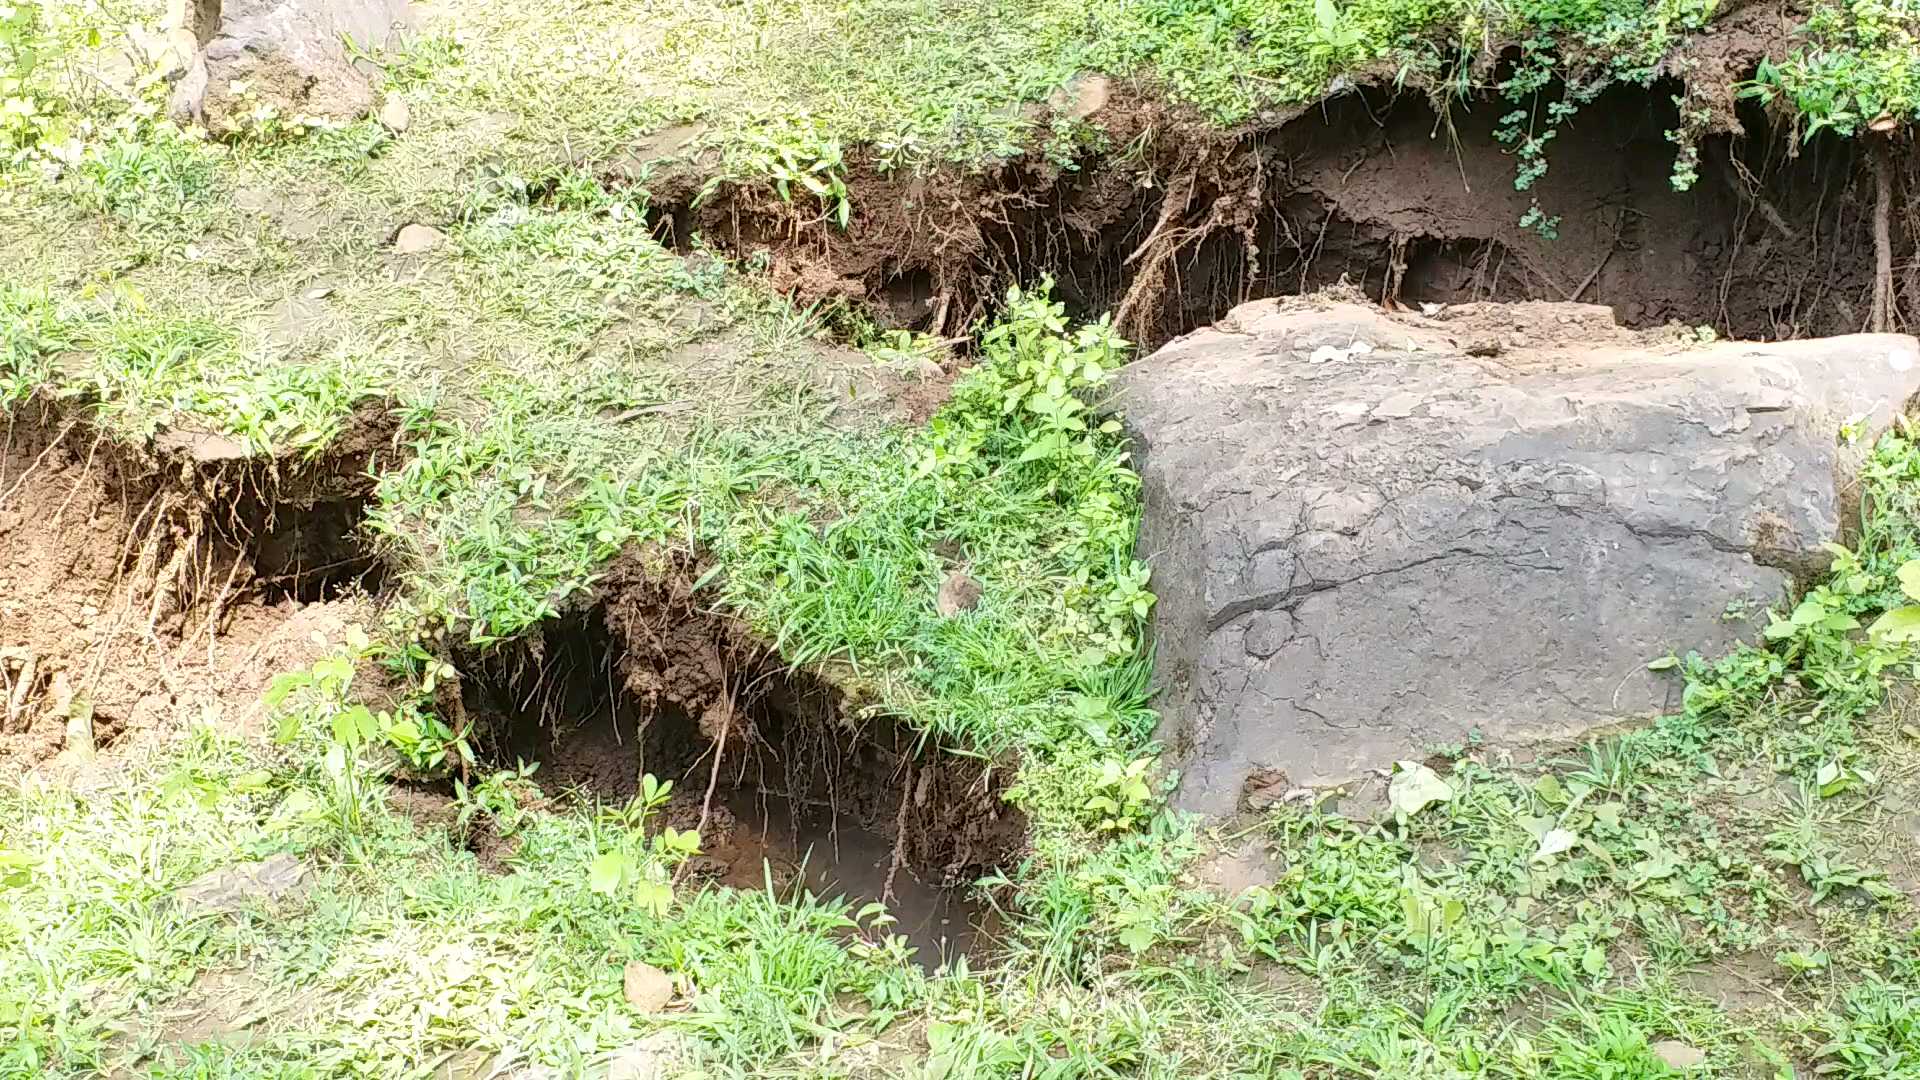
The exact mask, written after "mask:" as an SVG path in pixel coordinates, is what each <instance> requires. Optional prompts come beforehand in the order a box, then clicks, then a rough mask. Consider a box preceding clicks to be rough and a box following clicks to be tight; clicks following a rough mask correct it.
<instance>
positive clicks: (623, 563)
mask: <svg viewBox="0 0 1920 1080" xmlns="http://www.w3.org/2000/svg"><path fill="white" fill-rule="evenodd" d="M696 570H697V568H696V567H695V566H693V565H692V564H690V563H689V562H686V561H682V560H675V559H671V558H664V557H657V556H655V557H649V556H642V555H628V556H626V557H623V558H622V559H621V560H619V561H618V562H617V563H616V564H615V565H614V566H613V567H612V568H611V569H610V571H609V573H608V574H607V576H606V577H605V578H604V579H603V584H602V586H601V588H600V590H599V595H600V597H601V599H600V602H599V604H598V605H597V606H596V607H595V608H594V609H593V610H591V611H586V612H581V613H578V614H576V615H574V616H573V617H571V618H570V619H567V620H563V621H561V622H559V623H557V624H555V625H554V626H553V627H552V628H551V629H550V630H549V631H548V632H547V633H546V634H545V636H544V637H543V638H540V639H537V640H535V641H533V642H532V643H531V644H530V645H528V646H526V647H524V648H518V649H510V650H508V651H506V652H502V653H496V654H492V655H487V656H482V657H476V658H471V659H469V660H468V661H467V663H466V664H464V665H463V669H464V670H467V671H468V672H470V674H469V676H468V677H467V680H466V687H465V695H466V700H465V703H464V709H465V711H466V713H467V715H468V716H469V717H471V718H473V719H474V722H475V732H476V738H477V739H478V740H479V741H480V742H481V743H482V745H483V746H484V747H485V752H486V754H487V756H489V757H490V758H492V759H493V760H496V761H500V762H502V763H507V762H511V761H513V760H515V759H522V760H529V761H536V760H537V761H538V762H539V763H540V768H539V771H538V772H537V773H536V774H535V780H536V781H538V782H539V783H540V784H541V786H542V787H543V788H544V789H545V790H547V791H548V792H551V793H559V792H563V791H572V792H575V793H577V794H578V795H580V796H582V797H586V798H591V799H598V800H604V801H608V802H622V801H625V800H627V799H630V798H632V797H633V795H634V794H635V793H636V792H637V790H638V787H639V777H640V775H641V774H642V773H651V774H653V775H654V776H656V777H659V778H661V779H667V780H671V781H673V784H674V796H673V799H672V801H671V802H670V803H669V804H668V806H667V807H666V808H665V812H664V814H663V817H662V823H663V824H669V825H673V826H675V827H677V828H682V829H689V828H696V827H701V826H702V823H703V819H704V827H702V828H701V835H702V837H703V841H704V843H703V847H704V848H705V852H704V857H703V859H701V860H699V862H698V863H697V864H696V866H695V869H696V870H697V871H698V872H700V873H702V874H703V875H705V876H708V877H710V878H712V879H714V880H716V881H718V882H719V883H722V884H729V885H735V886H741V887H758V886H760V885H761V884H762V882H763V880H764V878H763V873H764V869H763V866H762V859H763V858H765V859H767V860H769V861H771V862H773V863H775V864H779V863H781V862H782V860H785V861H786V862H787V863H788V864H789V865H786V866H784V867H783V866H780V865H776V866H775V867H774V871H773V872H774V873H775V875H776V884H780V883H781V881H782V880H783V879H784V880H786V881H792V880H797V879H798V878H799V877H800V876H801V874H802V872H801V871H800V870H799V869H798V867H797V865H796V864H798V863H800V862H801V861H803V860H808V861H810V862H809V865H810V866H813V867H814V870H815V871H817V870H819V869H820V867H821V865H823V864H824V865H825V866H827V867H828V868H829V869H828V872H827V874H826V877H825V878H822V877H820V876H818V875H817V874H816V873H814V872H813V871H808V872H806V875H805V876H806V877H807V879H808V881H809V886H810V887H813V888H815V889H816V891H845V892H847V893H849V894H851V895H866V896H869V897H870V898H874V899H879V898H881V894H884V893H888V892H891V893H893V894H894V898H895V899H896V900H897V901H899V902H900V903H901V904H902V905H903V906H904V905H905V904H906V903H907V900H906V897H907V895H908V894H910V893H911V894H915V895H919V896H923V897H925V898H926V899H927V901H928V903H930V904H932V903H935V902H941V903H944V902H945V899H944V898H943V897H941V896H939V894H940V893H942V892H943V891H944V890H946V889H948V888H951V887H954V886H959V885H964V884H968V883H971V882H972V881H973V880H974V879H976V878H978V877H979V876H981V875H982V874H983V873H985V872H987V871H989V870H992V869H995V868H998V867H1001V866H1005V865H1008V864H1009V863H1010V862H1011V861H1012V860H1013V859H1015V858H1016V857H1017V856H1018V855H1019V854H1020V851H1021V848H1022V845H1023V844H1024V842H1025V837H1026V827H1025V822H1024V820H1023V819H1022V818H1021V815H1020V814H1019V813H1018V812H1017V811H1015V810H1013V809H1011V808H1010V807H1008V806H1007V805H1006V804H1005V802H1004V801H1003V799H1002V792H1003V789H1004V786H1005V784H1006V782H1007V780H1008V779H1009V778H1010V775H1011V770H1010V769H1008V768H998V767H995V765H994V764H993V763H989V762H984V761H981V760H978V759H977V758H974V757H969V756H962V755H956V754H951V753H947V752H944V751H943V750H941V749H940V748H938V747H934V746H931V745H927V744H926V743H925V742H924V740H922V739H921V738H919V737H918V736H916V735H914V734H913V733H912V732H910V731H909V730H907V729H906V728H904V727H903V726H901V725H898V724H896V723H894V722H892V721H889V720H886V719H883V718H859V713H858V705H859V703H858V702H854V701H850V700H848V699H847V697H846V695H845V694H844V693H843V692H842V691H841V690H839V689H838V688H836V687H834V686H832V685H831V684H829V683H828V682H826V681H825V680H823V679H821V678H819V677H817V676H810V675H806V674H803V673H800V672H796V671H793V670H792V669H789V668H787V667H785V666H784V665H783V664H781V663H780V662H779V661H778V659H777V657H776V656H775V654H774V653H773V651H772V650H771V649H770V648H768V647H767V646H766V645H765V644H764V643H763V642H761V641H760V640H758V639H757V638H756V637H755V636H754V635H753V634H752V633H751V631H749V630H748V629H747V628H746V627H745V626H743V625H741V624H740V623H738V622H737V621H736V620H733V619H731V618H728V617H726V616H723V615H720V614H717V613H715V612H712V611H709V610H707V609H706V608H705V607H704V606H703V605H702V603H701V601H700V599H699V598H698V597H697V596H696V595H695V594H694V592H693V589H692V585H693V582H694V580H696ZM709 792H711V794H709ZM782 834H784V835H782ZM849 852H851V853H852V854H848V853H849ZM855 862H858V863H859V865H854V863H855ZM829 879H830V880H829ZM863 886H868V887H867V888H863Z"/></svg>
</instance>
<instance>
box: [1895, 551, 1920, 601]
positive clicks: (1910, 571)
mask: <svg viewBox="0 0 1920 1080" xmlns="http://www.w3.org/2000/svg"><path fill="white" fill-rule="evenodd" d="M1894 576H1895V577H1897V578H1899V579H1900V591H1901V592H1903V593H1906V594H1907V596H1909V597H1911V598H1912V599H1914V600H1920V559H1911V560H1908V561H1907V562H1906V563H1904V564H1902V565H1901V567H1900V569H1898V570H1896V571H1894Z"/></svg>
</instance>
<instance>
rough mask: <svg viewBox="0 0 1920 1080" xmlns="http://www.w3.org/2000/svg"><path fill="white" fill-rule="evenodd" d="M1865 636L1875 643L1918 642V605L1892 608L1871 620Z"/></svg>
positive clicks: (1919, 611) (1919, 629) (1919, 632)
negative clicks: (1871, 622)
mask: <svg viewBox="0 0 1920 1080" xmlns="http://www.w3.org/2000/svg"><path fill="white" fill-rule="evenodd" d="M1909 565H1911V564H1909ZM1867 636H1868V637H1871V638H1873V639H1874V640H1876V641H1891V642H1895V643H1901V642H1908V641H1920V604H1908V605H1907V606H1906V607H1897V608H1894V609H1893V610H1892V611H1889V612H1887V613H1886V614H1884V615H1882V616H1880V617H1879V618H1878V619H1875V620H1873V625H1872V626H1871V627H1868V628H1867Z"/></svg>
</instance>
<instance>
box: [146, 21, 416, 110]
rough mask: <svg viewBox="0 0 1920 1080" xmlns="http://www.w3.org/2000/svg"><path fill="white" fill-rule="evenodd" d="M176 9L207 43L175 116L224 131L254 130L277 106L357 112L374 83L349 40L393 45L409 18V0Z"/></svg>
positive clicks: (369, 102)
mask: <svg viewBox="0 0 1920 1080" xmlns="http://www.w3.org/2000/svg"><path fill="white" fill-rule="evenodd" d="M179 6H180V9H181V10H179V11H178V12H176V17H178V18H180V19H181V20H182V21H183V22H184V23H185V29H186V30H188V31H191V32H192V34H193V36H194V37H195V38H196V39H197V40H198V41H200V42H201V43H202V44H201V48H200V51H199V52H198V53H197V54H195V56H194V58H193V60H192V62H191V63H190V64H189V65H188V67H187V70H186V73H185V74H184V75H182V76H181V78H180V81H179V83H178V85H177V86H176V87H175V90H174V96H173V112H174V115H175V118H176V119H178V120H180V121H181V122H182V123H186V122H198V123H201V124H204V125H205V126H206V128H207V130H208V132H210V133H212V134H213V135H216V136H221V137H225V136H231V135H235V134H239V133H241V132H244V131H245V130H247V128H248V127H249V126H250V125H252V124H255V123H258V122H260V120H259V118H260V117H262V116H263V115H265V114H264V113H263V112H262V110H263V109H264V110H270V112H271V115H272V116H273V117H277V118H278V119H279V120H280V121H282V122H288V123H291V122H295V121H297V120H300V119H302V118H314V119H322V120H332V121H343V122H344V121H349V120H356V119H359V118H360V117H362V116H365V115H367V114H368V113H369V112H371V111H372V109H373V105H374V93H373V86H372V84H371V83H370V82H368V80H367V76H366V75H365V74H363V73H362V72H361V71H360V70H359V69H358V68H356V67H355V66H354V63H353V59H352V57H351V55H350V54H349V52H348V45H347V43H348V42H349V41H351V42H352V43H353V47H355V48H358V49H361V50H365V51H378V50H380V49H384V48H386V47H387V46H388V45H389V43H390V42H391V40H392V37H393V34H394V31H395V29H396V28H397V27H400V26H402V25H403V24H404V23H405V21H406V16H407V3H406V0H225V2H224V3H218V2H214V0H186V2H184V3H182V4H180V5H179Z"/></svg>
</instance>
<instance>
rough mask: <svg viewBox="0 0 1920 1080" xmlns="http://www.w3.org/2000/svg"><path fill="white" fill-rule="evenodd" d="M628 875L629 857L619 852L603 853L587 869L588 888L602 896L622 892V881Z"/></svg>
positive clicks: (595, 857) (594, 858)
mask: <svg viewBox="0 0 1920 1080" xmlns="http://www.w3.org/2000/svg"><path fill="white" fill-rule="evenodd" d="M626 874H627V857H626V856H625V855H622V854H620V853H619V852H617V851H603V852H601V853H600V854H598V855H595V856H594V857H593V865H592V866H589V867H588V868H587V888H589V889H592V890H593V891H594V892H597V893H599V894H600V895H601V896H612V895H613V894H614V893H616V892H619V891H620V879H622V878H624V877H625V876H626Z"/></svg>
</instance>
